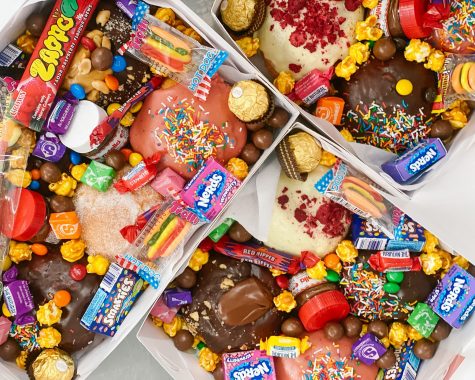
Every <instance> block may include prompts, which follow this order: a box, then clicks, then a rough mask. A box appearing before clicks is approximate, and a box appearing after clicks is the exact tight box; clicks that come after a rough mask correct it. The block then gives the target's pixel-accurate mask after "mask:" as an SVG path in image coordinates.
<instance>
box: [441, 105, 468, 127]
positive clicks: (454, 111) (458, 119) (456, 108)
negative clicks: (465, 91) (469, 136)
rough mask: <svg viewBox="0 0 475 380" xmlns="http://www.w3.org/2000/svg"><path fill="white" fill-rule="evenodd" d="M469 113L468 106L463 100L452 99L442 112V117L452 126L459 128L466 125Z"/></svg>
mask: <svg viewBox="0 0 475 380" xmlns="http://www.w3.org/2000/svg"><path fill="white" fill-rule="evenodd" d="M469 114H470V106H469V105H468V103H467V102H466V101H464V100H456V101H454V102H453V103H452V104H451V105H450V106H449V108H448V110H446V111H445V112H443V113H442V119H443V120H447V121H448V122H449V123H450V125H451V126H452V128H456V129H460V128H463V127H465V126H466V125H467V122H468V115H469Z"/></svg>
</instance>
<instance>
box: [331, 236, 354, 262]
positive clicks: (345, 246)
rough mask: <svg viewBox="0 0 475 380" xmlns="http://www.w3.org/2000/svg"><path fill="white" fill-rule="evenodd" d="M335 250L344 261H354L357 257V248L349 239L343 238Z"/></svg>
mask: <svg viewBox="0 0 475 380" xmlns="http://www.w3.org/2000/svg"><path fill="white" fill-rule="evenodd" d="M335 252H336V254H337V255H338V257H339V258H340V259H341V261H343V262H344V263H354V262H355V261H356V258H357V257H358V250H357V249H356V248H355V246H354V245H353V243H352V242H351V240H343V241H342V242H341V243H339V244H338V246H337V247H336V250H335Z"/></svg>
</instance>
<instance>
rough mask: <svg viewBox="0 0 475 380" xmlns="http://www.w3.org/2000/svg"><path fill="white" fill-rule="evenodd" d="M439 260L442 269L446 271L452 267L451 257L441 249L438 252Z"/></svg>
mask: <svg viewBox="0 0 475 380" xmlns="http://www.w3.org/2000/svg"><path fill="white" fill-rule="evenodd" d="M438 254H439V256H440V259H441V260H442V269H443V270H447V269H449V268H450V266H451V265H452V255H451V254H450V253H448V252H446V251H444V250H443V249H439V250H438Z"/></svg>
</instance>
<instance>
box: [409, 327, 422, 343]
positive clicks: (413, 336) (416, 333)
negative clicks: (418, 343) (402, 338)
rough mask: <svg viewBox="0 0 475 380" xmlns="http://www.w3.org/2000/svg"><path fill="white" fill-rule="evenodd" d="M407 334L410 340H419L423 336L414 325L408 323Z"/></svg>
mask: <svg viewBox="0 0 475 380" xmlns="http://www.w3.org/2000/svg"><path fill="white" fill-rule="evenodd" d="M407 336H408V337H409V339H410V340H421V339H422V338H424V337H423V336H422V335H421V334H420V333H419V331H417V330H416V329H415V328H414V327H412V326H410V325H408V326H407Z"/></svg>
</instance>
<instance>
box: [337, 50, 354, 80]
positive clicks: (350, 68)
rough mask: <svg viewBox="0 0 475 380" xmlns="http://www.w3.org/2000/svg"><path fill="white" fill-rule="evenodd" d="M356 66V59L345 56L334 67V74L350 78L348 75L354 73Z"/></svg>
mask: <svg viewBox="0 0 475 380" xmlns="http://www.w3.org/2000/svg"><path fill="white" fill-rule="evenodd" d="M357 69H358V67H357V66H356V60H355V59H354V58H353V57H350V56H348V57H346V58H345V59H343V61H341V62H340V63H339V64H338V65H336V67H335V75H336V76H337V77H340V78H345V79H346V80H350V77H351V76H352V75H353V74H354V73H356V70H357Z"/></svg>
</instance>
